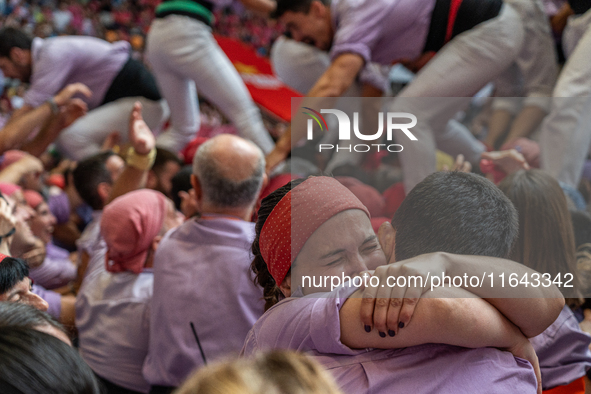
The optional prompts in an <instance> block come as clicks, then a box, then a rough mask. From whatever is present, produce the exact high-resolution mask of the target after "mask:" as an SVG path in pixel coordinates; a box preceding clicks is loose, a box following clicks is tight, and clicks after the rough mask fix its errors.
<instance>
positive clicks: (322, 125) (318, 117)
mask: <svg viewBox="0 0 591 394" xmlns="http://www.w3.org/2000/svg"><path fill="white" fill-rule="evenodd" d="M304 109H307V110H308V111H311V112H313V113H310V112H303V113H304V114H306V115H310V116H311V117H312V119H314V120H315V121H316V123H318V126H320V129H321V130H322V131H328V125H327V124H326V120H325V119H324V116H322V115H321V114H320V112H318V111H315V110H313V109H312V108H309V107H304ZM320 120H322V123H321V122H320Z"/></svg>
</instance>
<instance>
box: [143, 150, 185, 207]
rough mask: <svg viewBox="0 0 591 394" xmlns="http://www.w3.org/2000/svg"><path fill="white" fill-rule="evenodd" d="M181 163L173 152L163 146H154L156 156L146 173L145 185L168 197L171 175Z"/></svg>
mask: <svg viewBox="0 0 591 394" xmlns="http://www.w3.org/2000/svg"><path fill="white" fill-rule="evenodd" d="M182 165H183V162H182V160H181V159H180V158H179V157H178V156H177V155H176V154H175V153H173V152H171V151H169V150H166V149H163V148H156V158H155V159H154V164H153V165H152V168H151V169H150V172H149V173H148V180H147V181H146V187H147V188H148V189H153V190H157V191H159V192H161V193H164V194H165V195H167V196H169V197H170V195H169V194H170V193H171V187H172V184H171V182H172V177H174V175H176V173H177V172H178V170H179V169H180V168H181V166H182Z"/></svg>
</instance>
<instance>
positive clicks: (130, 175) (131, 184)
mask: <svg viewBox="0 0 591 394" xmlns="http://www.w3.org/2000/svg"><path fill="white" fill-rule="evenodd" d="M147 179H148V170H138V169H137V168H135V167H132V166H130V165H127V166H126V167H125V169H124V170H123V172H122V173H121V175H119V177H118V178H117V181H116V182H115V184H114V185H113V190H112V191H111V195H110V196H109V202H111V201H113V200H114V199H116V198H117V197H119V196H122V195H124V194H126V193H129V192H132V191H134V190H138V189H142V188H144V187H145V186H146V181H147Z"/></svg>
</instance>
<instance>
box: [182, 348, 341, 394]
mask: <svg viewBox="0 0 591 394" xmlns="http://www.w3.org/2000/svg"><path fill="white" fill-rule="evenodd" d="M260 393H265V394H341V391H340V390H339V389H338V388H337V385H336V384H335V382H334V380H333V379H332V377H331V376H330V375H329V374H328V372H326V371H325V370H324V369H323V368H322V367H321V366H320V365H319V364H318V363H317V362H315V361H314V360H312V359H311V358H310V357H308V356H306V355H304V354H300V353H295V352H290V351H275V352H272V353H267V354H261V355H259V356H257V357H256V358H254V359H236V360H234V361H228V362H225V363H220V364H216V365H211V366H207V367H205V368H201V369H199V371H197V372H196V373H195V374H194V375H193V376H191V377H190V378H189V379H188V380H187V381H186V382H185V384H183V386H182V387H181V388H179V389H178V390H177V391H176V392H175V394H260Z"/></svg>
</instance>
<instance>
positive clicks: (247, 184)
mask: <svg viewBox="0 0 591 394" xmlns="http://www.w3.org/2000/svg"><path fill="white" fill-rule="evenodd" d="M193 175H195V177H196V178H197V179H198V182H199V184H200V187H201V191H202V194H203V200H204V201H207V202H208V203H209V204H210V205H212V206H215V207H218V208H246V207H250V206H253V205H254V204H255V203H256V200H257V198H258V195H259V192H260V190H261V187H262V185H263V179H264V176H265V157H264V155H263V152H262V151H261V150H260V149H259V148H258V147H257V146H256V145H254V144H253V143H252V142H250V141H247V140H245V139H243V138H240V137H237V136H234V135H229V134H222V135H218V136H216V137H214V138H212V139H210V140H208V141H207V142H205V143H204V144H203V145H201V146H200V147H199V149H198V150H197V153H196V154H195V157H194V158H193Z"/></svg>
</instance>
